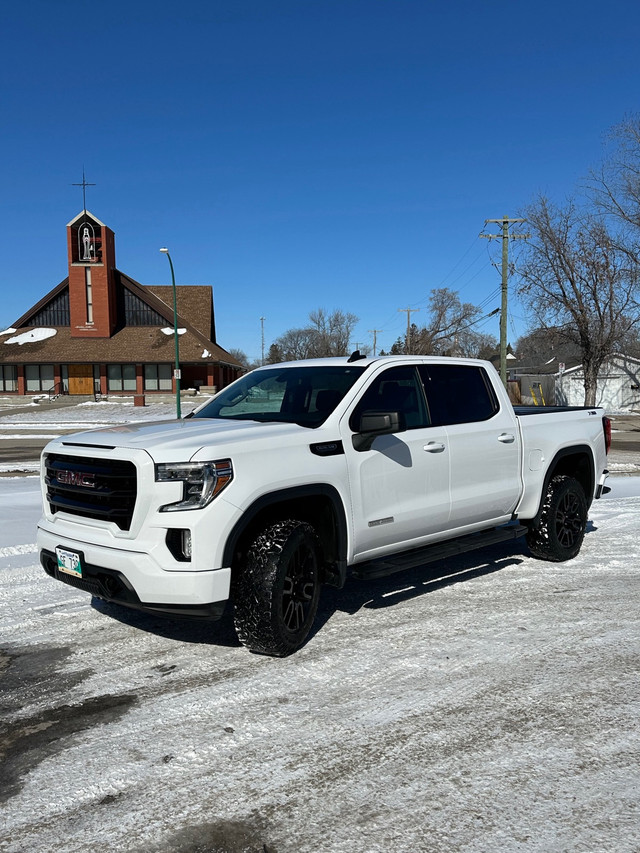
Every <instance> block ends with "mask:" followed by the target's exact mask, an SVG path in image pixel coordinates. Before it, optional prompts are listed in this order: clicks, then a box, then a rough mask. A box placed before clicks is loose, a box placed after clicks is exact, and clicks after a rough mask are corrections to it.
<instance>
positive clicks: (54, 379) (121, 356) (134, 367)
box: [0, 210, 244, 395]
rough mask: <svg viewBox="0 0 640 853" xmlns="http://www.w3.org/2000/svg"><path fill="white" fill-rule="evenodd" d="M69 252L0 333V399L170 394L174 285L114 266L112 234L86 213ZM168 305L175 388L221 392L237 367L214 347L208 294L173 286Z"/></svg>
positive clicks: (70, 232) (71, 233)
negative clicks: (33, 300)
mask: <svg viewBox="0 0 640 853" xmlns="http://www.w3.org/2000/svg"><path fill="white" fill-rule="evenodd" d="M67 252H68V262H69V274H68V276H67V278H65V279H64V280H63V281H62V282H60V284H59V285H58V286H57V287H54V288H53V290H51V291H50V292H49V293H47V295H46V296H44V297H43V298H42V299H41V300H40V301H39V302H38V303H37V304H36V305H34V306H32V307H31V308H30V309H29V310H28V311H27V312H26V313H25V314H23V315H22V317H20V318H19V319H18V320H17V321H16V322H15V323H14V324H13V327H12V328H11V329H8V330H6V331H4V332H2V333H0V393H3V394H17V395H20V394H43V393H54V394H58V393H65V394H75V395H86V394H94V393H99V394H103V395H107V394H108V395H112V394H128V395H131V394H152V395H153V394H154V393H160V392H163V393H168V392H175V379H174V376H173V373H174V364H175V362H174V359H175V338H174V318H173V288H172V287H171V286H148V285H142V284H139V283H138V282H137V281H134V280H133V279H132V278H130V277H129V276H127V275H125V274H124V273H122V272H120V271H119V270H118V269H116V263H115V237H114V233H113V231H111V229H110V228H108V227H107V226H106V225H105V224H104V223H103V222H100V220H99V219H98V218H97V217H95V216H93V214H91V213H89V212H88V211H86V210H85V211H83V212H82V213H80V214H79V215H78V216H76V217H75V219H73V220H72V221H71V222H70V223H69V224H68V225H67ZM176 299H177V325H178V329H179V332H180V335H179V349H180V369H181V379H180V386H181V388H182V389H189V388H195V389H198V388H199V387H202V386H207V387H211V386H215V387H217V388H218V389H220V388H223V387H224V386H225V385H228V384H229V383H230V382H232V381H233V380H234V379H236V378H237V377H238V376H239V375H240V374H241V373H243V372H244V368H243V367H242V365H241V364H240V363H239V362H238V361H237V360H236V359H235V358H234V357H233V356H232V355H230V354H229V353H228V352H227V351H226V350H224V349H223V348H222V347H221V346H219V345H218V344H217V343H216V330H215V319H214V308H213V291H212V288H211V287H210V286H199V285H198V286H191V285H179V286H178V287H177V288H176Z"/></svg>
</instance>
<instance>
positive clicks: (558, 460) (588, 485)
mask: <svg viewBox="0 0 640 853" xmlns="http://www.w3.org/2000/svg"><path fill="white" fill-rule="evenodd" d="M559 476H565V477H572V478H573V479H574V480H577V481H578V483H580V485H581V486H582V490H583V492H584V495H585V498H586V501H587V509H588V508H589V507H590V506H591V503H592V500H593V493H594V489H595V482H596V473H595V462H594V459H593V451H592V450H591V448H590V447H589V445H588V444H579V445H574V446H573V447H565V448H563V449H562V450H559V451H558V453H556V455H555V456H554V457H553V459H552V461H551V464H550V465H549V467H548V468H547V471H546V473H545V476H544V481H543V483H542V488H541V490H540V496H539V503H538V511H537V512H536V514H535V516H534V517H533V518H532V519H531V520H530V523H532V524H536V523H537V522H538V521H539V520H540V514H541V512H542V510H543V507H544V501H545V497H546V495H547V493H548V491H549V484H550V483H551V481H552V480H553V479H554V477H559Z"/></svg>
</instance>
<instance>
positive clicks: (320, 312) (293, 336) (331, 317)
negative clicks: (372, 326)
mask: <svg viewBox="0 0 640 853" xmlns="http://www.w3.org/2000/svg"><path fill="white" fill-rule="evenodd" d="M357 322H358V318H357V317H356V315H355V314H351V313H348V312H347V313H345V312H344V311H340V310H335V311H332V312H331V313H328V312H327V311H325V310H324V308H318V309H316V310H315V311H312V312H311V313H310V314H309V324H310V325H309V326H306V327H305V328H303V329H289V330H287V331H286V332H284V334H282V335H280V337H279V338H277V339H276V340H275V341H274V342H273V343H272V344H271V346H270V348H269V354H268V356H267V359H266V360H267V363H269V364H275V363H277V362H279V361H298V360H299V359H302V358H324V357H326V356H340V355H344V356H346V355H348V354H349V353H350V348H349V341H350V339H351V336H352V334H353V330H354V328H355V325H356V323H357Z"/></svg>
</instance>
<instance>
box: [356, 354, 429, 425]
mask: <svg viewBox="0 0 640 853" xmlns="http://www.w3.org/2000/svg"><path fill="white" fill-rule="evenodd" d="M363 412H401V413H402V414H403V415H404V417H405V422H406V425H407V429H417V428H418V427H424V426H428V425H429V418H428V416H427V408H426V405H425V401H424V393H423V391H422V387H421V383H420V381H419V378H418V375H417V373H416V371H415V368H413V367H392V368H390V369H389V370H385V371H384V373H381V374H380V376H376V378H375V379H374V380H373V382H372V383H371V385H369V387H368V388H367V390H366V391H365V392H364V394H363V396H362V397H361V398H360V402H359V403H358V405H357V406H356V407H355V409H354V410H353V414H352V415H351V419H350V421H349V426H350V427H351V429H352V430H353V431H354V432H357V429H358V427H357V425H358V422H359V421H360V417H361V415H362V414H363Z"/></svg>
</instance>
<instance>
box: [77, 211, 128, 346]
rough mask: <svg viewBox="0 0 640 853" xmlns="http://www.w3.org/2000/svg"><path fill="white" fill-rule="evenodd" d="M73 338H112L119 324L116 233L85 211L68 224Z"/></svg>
mask: <svg viewBox="0 0 640 853" xmlns="http://www.w3.org/2000/svg"><path fill="white" fill-rule="evenodd" d="M67 252H68V258H69V313H70V321H71V337H73V338H109V337H111V335H112V334H113V333H114V331H115V328H116V323H117V304H116V285H115V266H116V252H115V236H114V233H113V231H112V230H111V229H110V228H107V226H106V225H105V224H104V222H100V220H99V219H98V218H97V217H95V216H93V214H91V213H89V211H88V210H86V209H85V210H83V211H82V213H80V214H78V216H76V217H75V219H72V220H71V222H70V223H69V224H68V225H67Z"/></svg>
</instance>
